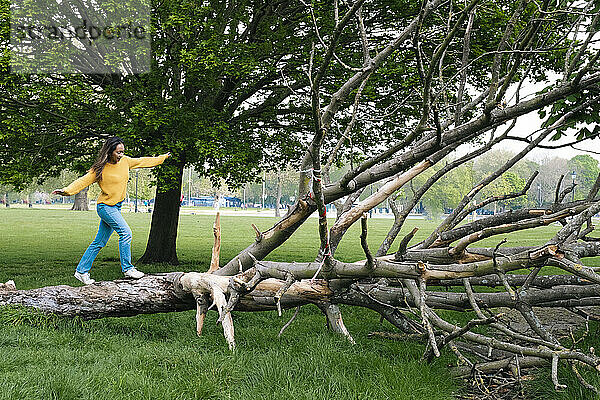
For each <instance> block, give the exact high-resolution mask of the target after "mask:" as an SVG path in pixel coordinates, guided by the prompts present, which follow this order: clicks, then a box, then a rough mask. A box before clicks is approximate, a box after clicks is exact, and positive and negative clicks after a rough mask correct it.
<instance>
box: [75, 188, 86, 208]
mask: <svg viewBox="0 0 600 400" xmlns="http://www.w3.org/2000/svg"><path fill="white" fill-rule="evenodd" d="M88 189H89V188H85V189H83V190H82V191H81V192H79V193H77V194H76V195H75V202H74V203H73V207H71V210H75V211H89V210H90V207H89V205H88V196H87V194H88Z"/></svg>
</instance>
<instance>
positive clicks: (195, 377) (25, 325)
mask: <svg viewBox="0 0 600 400" xmlns="http://www.w3.org/2000/svg"><path fill="white" fill-rule="evenodd" d="M125 219H126V220H127V221H128V223H129V224H130V226H131V228H132V230H133V235H134V243H133V258H134V259H137V258H139V257H140V256H141V254H142V253H143V250H144V246H145V243H146V239H147V236H148V230H149V227H150V215H149V214H125ZM274 221H275V220H274V219H271V218H264V217H261V218H252V217H227V216H225V217H222V219H221V222H222V237H223V242H222V253H221V260H222V262H223V261H226V260H228V259H230V258H231V257H233V256H234V255H235V254H237V253H238V252H239V251H240V250H242V249H243V248H244V247H246V246H247V245H248V244H249V243H251V242H252V240H253V237H254V233H253V229H252V227H251V225H250V224H251V223H255V224H256V225H257V226H258V227H259V229H261V230H265V229H268V228H269V227H270V226H271V225H272V224H273V223H274ZM212 223H213V218H212V217H207V216H197V215H184V216H182V217H181V219H180V222H179V227H180V228H179V236H178V244H177V245H178V254H179V258H180V261H181V265H179V266H177V267H172V266H168V265H152V266H144V267H142V268H141V269H142V270H144V271H145V272H150V273H152V272H165V271H173V270H179V271H204V270H206V269H207V268H208V264H209V262H210V253H211V247H212V241H213V238H212ZM97 224H98V217H97V216H96V214H95V212H69V211H66V210H36V209H0V232H2V234H1V235H0V282H6V281H7V280H9V279H13V280H15V282H16V285H17V288H19V289H27V288H35V287H41V286H47V285H58V284H68V285H76V284H77V283H78V282H76V281H75V279H74V278H73V277H72V274H73V270H74V268H75V265H76V264H77V262H78V261H79V258H80V257H81V255H82V254H83V252H84V251H85V249H86V247H87V245H88V244H89V243H90V242H91V240H92V239H93V237H94V235H95V233H96V229H97ZM390 224H391V220H380V219H372V220H370V221H369V243H370V246H371V249H372V250H373V251H375V250H376V249H377V246H378V244H379V243H380V242H381V240H382V239H383V237H384V236H385V234H386V232H387V229H388V228H389V225H390ZM414 226H419V227H421V230H420V231H419V233H418V235H417V238H415V240H420V239H422V238H424V237H425V235H426V234H427V233H428V232H430V231H431V230H432V229H433V227H434V224H433V223H431V222H426V221H420V220H415V221H409V222H408V223H407V226H406V227H405V231H406V232H407V231H409V230H410V229H412V228H413V227H414ZM556 229H557V228H556V227H546V228H539V229H537V230H535V231H532V232H530V233H525V234H513V235H507V237H508V238H509V243H508V244H507V245H515V246H516V245H528V244H532V245H533V244H539V243H540V241H541V240H543V239H544V238H548V237H551V235H552V234H553V233H554V232H555V231H556ZM316 232H317V226H316V220H315V219H310V220H309V221H308V222H307V223H306V224H305V225H304V226H303V227H301V228H300V229H299V231H298V232H297V233H296V234H295V235H294V236H293V237H292V238H291V239H290V240H289V241H288V242H287V243H286V244H285V245H283V246H282V247H281V248H279V249H277V250H276V251H274V252H273V253H272V254H271V255H270V256H269V259H272V260H281V261H310V260H312V259H314V257H315V255H316V249H317V248H318V237H317V235H316ZM401 235H402V233H401ZM358 238H359V227H358V226H355V227H352V228H351V230H350V231H349V232H348V234H347V235H346V237H345V238H344V240H343V241H342V243H341V245H340V247H339V249H338V252H337V254H336V256H337V258H339V259H341V260H345V261H351V260H357V259H362V258H364V254H363V252H362V249H361V247H360V245H359V243H360V242H359V239H358ZM498 241H499V239H498V238H493V239H489V240H488V241H487V242H486V243H484V244H485V245H489V246H493V245H495V244H496V243H497V242H498ZM118 257H119V256H118V248H117V239H116V237H113V238H111V240H110V242H109V244H108V246H107V247H106V248H105V249H103V250H102V251H101V253H100V255H99V257H98V259H97V260H96V262H95V264H94V268H93V269H92V276H93V277H94V278H95V279H99V280H108V279H115V278H118V277H120V276H121V272H120V268H119V261H118ZM342 311H343V315H344V320H345V323H346V325H347V327H348V329H349V330H350V332H351V333H352V335H353V337H354V338H355V340H356V342H357V344H356V345H354V346H352V345H350V344H349V343H348V342H347V341H346V340H345V339H344V338H342V337H340V336H338V335H335V334H333V333H331V332H329V331H327V330H326V329H325V328H324V318H323V317H322V315H321V313H320V312H319V310H318V309H317V308H316V307H313V306H306V307H303V308H302V310H301V312H300V315H299V316H298V318H297V319H296V321H295V322H294V323H293V324H292V325H291V326H290V327H289V328H288V329H287V330H286V332H285V333H284V335H283V336H282V338H281V339H278V338H277V334H278V332H279V330H280V328H281V327H282V326H283V324H285V322H287V320H288V319H289V317H290V316H291V314H292V311H286V312H285V313H284V316H283V317H281V318H280V317H278V316H277V314H276V312H262V313H235V314H234V323H235V329H236V332H235V333H236V341H237V345H238V348H237V350H236V351H235V352H233V353H232V352H229V351H228V350H227V345H226V343H225V339H224V338H223V335H222V331H221V327H220V326H218V325H216V323H215V322H216V315H215V313H213V312H211V313H209V315H208V317H207V321H206V323H205V328H204V334H203V336H202V337H197V336H196V334H195V328H194V327H195V321H194V313H193V312H192V311H189V312H181V313H169V314H156V315H144V316H136V317H131V318H106V319H102V320H97V321H80V320H65V319H60V318H56V317H48V316H40V315H39V314H38V313H32V312H31V311H28V310H23V309H20V308H12V307H4V308H0V399H11V400H12V399H33V398H36V399H37V398H40V399H155V398H165V399H246V398H256V399H261V398H262V399H313V398H318V399H320V398H332V399H387V398H399V399H451V398H453V397H454V395H455V394H457V393H459V392H461V391H463V390H464V388H463V386H462V383H461V382H459V381H456V380H453V379H452V378H451V377H450V374H449V372H448V366H449V365H450V364H452V363H453V362H455V361H454V357H453V356H452V355H450V354H446V353H444V354H443V356H442V357H441V358H440V359H437V360H435V361H434V362H433V363H431V364H426V363H424V362H422V361H421V355H422V353H423V350H424V348H423V346H422V345H421V344H419V343H416V342H410V341H399V342H394V341H387V340H382V339H370V338H368V337H367V335H368V333H369V332H372V331H376V330H379V331H380V330H388V331H394V328H393V327H392V326H390V325H389V324H388V323H387V322H385V323H380V321H379V316H378V315H377V314H375V313H374V312H371V311H369V310H364V309H359V308H350V307H344V308H343V309H342ZM451 317H452V318H456V319H457V320H461V316H460V315H458V314H456V313H455V315H451ZM463 318H464V317H463ZM596 346H597V347H598V345H596ZM563 379H570V378H569V377H568V375H567V377H566V378H565V377H563ZM549 381H550V379H549V377H548V376H546V375H542V376H541V379H539V382H537V383H536V386H534V387H532V388H531V390H532V396H536V395H537V394H543V397H545V398H548V399H550V398H572V399H575V398H578V399H579V398H584V397H582V396H581V395H579V394H577V395H575V397H564V396H563V395H556V394H554V393H552V392H550V391H548V390H547V389H549V388H551V383H549ZM596 383H598V382H596ZM570 386H571V387H576V386H577V385H576V384H575V383H573V384H572V385H570Z"/></svg>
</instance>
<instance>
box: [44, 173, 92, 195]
mask: <svg viewBox="0 0 600 400" xmlns="http://www.w3.org/2000/svg"><path fill="white" fill-rule="evenodd" d="M95 181H96V173H95V172H94V171H92V170H90V172H88V173H87V174H85V175H84V176H82V177H81V178H79V179H77V180H75V181H74V182H73V183H71V184H70V185H69V186H67V187H64V188H62V189H56V190H54V191H53V192H52V194H60V195H62V196H72V195H74V194H77V193H79V192H81V191H82V190H83V189H85V188H86V187H88V186H90V185H91V184H92V183H94V182H95Z"/></svg>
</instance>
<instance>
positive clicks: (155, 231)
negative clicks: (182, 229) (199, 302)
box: [138, 163, 184, 265]
mask: <svg viewBox="0 0 600 400" xmlns="http://www.w3.org/2000/svg"><path fill="white" fill-rule="evenodd" d="M183 166H184V165H183V163H180V164H175V165H165V166H163V167H161V169H160V170H159V172H158V174H157V187H156V199H155V201H154V210H153V213H152V223H151V226H150V235H149V237H148V243H147V244H146V251H145V253H144V255H143V256H142V257H141V258H140V259H139V260H138V261H139V262H140V263H143V264H150V263H168V264H173V265H177V264H179V260H178V259H177V249H176V246H175V245H176V241H177V225H178V223H179V208H180V205H181V201H180V199H181V182H182V179H183Z"/></svg>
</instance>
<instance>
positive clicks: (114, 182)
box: [52, 137, 171, 285]
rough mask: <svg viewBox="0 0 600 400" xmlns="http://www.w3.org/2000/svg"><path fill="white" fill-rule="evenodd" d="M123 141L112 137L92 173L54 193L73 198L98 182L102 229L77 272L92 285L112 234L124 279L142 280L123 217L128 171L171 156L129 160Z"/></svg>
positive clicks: (99, 155)
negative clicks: (94, 268) (96, 264)
mask: <svg viewBox="0 0 600 400" xmlns="http://www.w3.org/2000/svg"><path fill="white" fill-rule="evenodd" d="M124 152H125V146H124V144H123V140H122V139H121V138H118V137H111V138H109V139H107V140H106V142H104V145H103V146H102V148H101V149H100V152H99V153H98V158H97V159H96V162H95V163H94V165H92V168H90V171H89V172H88V173H87V174H86V175H84V176H82V177H81V178H79V179H77V180H76V181H75V182H73V183H71V184H70V185H69V186H67V187H65V188H62V189H57V190H55V191H53V192H52V193H53V194H60V195H62V196H72V195H74V194H76V193H79V192H80V191H81V190H83V189H85V188H86V187H88V186H90V185H91V184H92V183H94V182H98V185H99V186H100V189H101V190H102V193H100V196H99V197H98V201H97V205H96V211H97V212H98V215H99V216H100V227H99V228H98V234H97V235H96V238H95V239H94V241H93V242H92V243H91V244H90V246H89V247H88V248H87V250H86V251H85V253H84V254H83V256H82V257H81V261H79V264H78V265H77V268H76V270H75V278H77V279H78V280H80V281H81V282H83V283H84V284H85V285H90V284H92V283H94V282H95V281H94V280H93V279H92V278H90V273H89V271H90V269H91V268H92V263H93V262H94V259H95V258H96V256H97V255H98V252H99V251H100V249H102V248H103V247H104V246H106V243H107V242H108V238H110V235H111V234H112V231H113V230H114V231H116V232H117V234H118V235H119V255H120V257H121V270H122V271H123V273H124V274H125V276H127V277H129V278H133V279H139V278H141V277H142V276H144V273H143V272H140V271H138V270H137V269H135V267H134V266H133V264H131V229H130V228H129V225H127V222H125V220H124V219H123V216H122V215H121V203H122V202H123V199H125V196H126V194H127V181H128V180H129V170H130V169H134V168H149V167H154V166H156V165H159V164H162V163H163V162H164V161H165V160H166V159H167V158H168V157H169V156H170V155H171V154H170V153H167V154H163V155H161V156H158V157H141V158H130V157H127V156H126V155H124Z"/></svg>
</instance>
